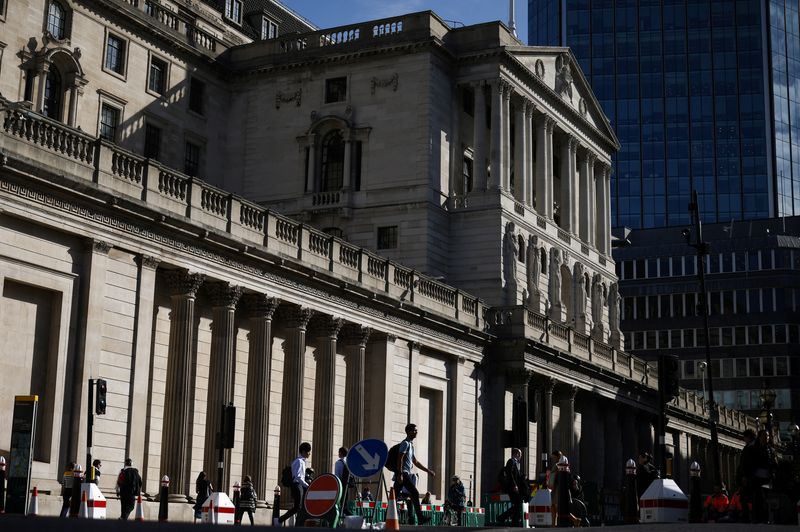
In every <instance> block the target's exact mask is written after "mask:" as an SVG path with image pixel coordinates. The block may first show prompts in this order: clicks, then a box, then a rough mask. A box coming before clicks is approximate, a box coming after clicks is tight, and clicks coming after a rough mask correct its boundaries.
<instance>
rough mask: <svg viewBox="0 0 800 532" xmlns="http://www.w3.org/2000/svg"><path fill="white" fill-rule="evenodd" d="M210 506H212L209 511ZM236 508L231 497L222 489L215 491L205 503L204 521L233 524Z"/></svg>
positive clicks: (214, 523) (216, 523)
mask: <svg viewBox="0 0 800 532" xmlns="http://www.w3.org/2000/svg"><path fill="white" fill-rule="evenodd" d="M209 507H211V508H212V510H211V511H209ZM235 511H236V508H235V507H234V506H233V502H231V499H230V497H228V495H227V494H226V493H223V492H221V491H215V492H214V493H212V494H211V496H210V497H209V498H208V499H206V502H204V503H203V519H202V521H203V523H209V524H213V525H232V524H233V519H234V513H235Z"/></svg>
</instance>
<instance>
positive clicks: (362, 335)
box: [341, 323, 372, 347]
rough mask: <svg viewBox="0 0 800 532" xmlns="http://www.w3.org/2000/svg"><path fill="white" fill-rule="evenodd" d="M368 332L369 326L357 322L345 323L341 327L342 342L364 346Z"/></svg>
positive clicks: (369, 331) (369, 330) (367, 339)
mask: <svg viewBox="0 0 800 532" xmlns="http://www.w3.org/2000/svg"><path fill="white" fill-rule="evenodd" d="M370 334H372V329H370V328H369V327H364V326H363V325H358V324H357V323H347V324H345V325H344V327H342V334H341V336H342V342H344V344H345V345H350V346H359V347H365V346H366V345H367V342H368V341H369V335H370Z"/></svg>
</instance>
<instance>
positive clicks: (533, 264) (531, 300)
mask: <svg viewBox="0 0 800 532" xmlns="http://www.w3.org/2000/svg"><path fill="white" fill-rule="evenodd" d="M538 243H539V237H537V236H536V235H531V236H529V237H528V249H527V250H526V254H525V255H526V257H525V259H526V261H527V263H528V272H527V273H528V276H527V280H528V298H527V300H526V301H527V303H528V306H529V307H533V308H534V310H536V311H537V312H539V311H540V309H539V299H540V292H539V276H540V275H541V273H542V264H541V262H540V260H541V258H540V257H539V248H538V247H536V245H537V244H538Z"/></svg>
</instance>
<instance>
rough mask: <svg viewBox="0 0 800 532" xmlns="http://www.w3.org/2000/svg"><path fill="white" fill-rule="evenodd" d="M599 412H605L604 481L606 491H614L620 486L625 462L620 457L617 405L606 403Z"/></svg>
mask: <svg viewBox="0 0 800 532" xmlns="http://www.w3.org/2000/svg"><path fill="white" fill-rule="evenodd" d="M601 410H605V431H604V432H605V440H606V441H605V447H606V452H605V456H604V457H603V458H604V459H605V479H604V486H605V487H606V488H607V489H611V490H616V489H620V487H621V486H622V470H623V469H624V467H625V462H624V461H623V459H622V458H623V457H622V438H621V437H620V428H619V413H618V411H617V405H616V404H614V403H612V402H610V401H609V402H606V403H605V404H604V405H603V408H602V409H601Z"/></svg>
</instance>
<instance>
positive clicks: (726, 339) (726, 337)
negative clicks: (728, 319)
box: [720, 327, 733, 345]
mask: <svg viewBox="0 0 800 532" xmlns="http://www.w3.org/2000/svg"><path fill="white" fill-rule="evenodd" d="M720 332H721V335H722V345H733V327H720Z"/></svg>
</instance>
